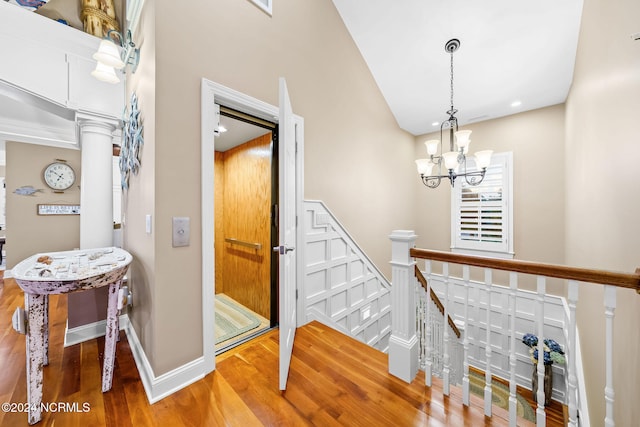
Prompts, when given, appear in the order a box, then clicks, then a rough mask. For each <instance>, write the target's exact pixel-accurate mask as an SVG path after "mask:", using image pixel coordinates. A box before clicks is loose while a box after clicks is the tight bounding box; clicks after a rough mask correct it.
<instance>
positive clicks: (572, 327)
mask: <svg viewBox="0 0 640 427" xmlns="http://www.w3.org/2000/svg"><path fill="white" fill-rule="evenodd" d="M567 301H568V306H569V345H568V348H567V349H566V350H567V351H566V352H565V353H567V356H569V359H568V360H567V370H568V384H569V427H578V407H577V405H578V377H577V375H576V372H577V370H576V369H577V367H576V333H577V329H576V306H577V304H578V283H577V282H575V281H573V280H570V281H569V289H568V293H567Z"/></svg>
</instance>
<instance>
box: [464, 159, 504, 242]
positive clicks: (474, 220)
mask: <svg viewBox="0 0 640 427" xmlns="http://www.w3.org/2000/svg"><path fill="white" fill-rule="evenodd" d="M506 154H510V153H500V154H494V156H493V157H492V159H491V165H489V167H488V168H487V172H486V174H485V177H484V180H483V181H482V182H481V183H480V184H479V185H476V186H472V185H469V184H468V183H467V182H466V180H465V179H464V177H459V178H458V179H457V180H456V183H455V187H454V191H453V192H452V196H453V197H454V200H453V203H452V208H453V209H452V214H453V215H454V218H452V219H453V220H454V221H452V225H453V230H452V242H453V248H454V249H470V250H478V251H490V252H509V248H510V246H509V242H510V236H509V231H510V227H509V223H510V212H509V210H510V201H509V198H510V192H509V185H510V171H509V169H510V167H509V166H510V165H509V163H510V161H509V160H510V155H506ZM467 163H468V169H469V170H473V169H475V164H474V162H473V160H472V159H468V162H467Z"/></svg>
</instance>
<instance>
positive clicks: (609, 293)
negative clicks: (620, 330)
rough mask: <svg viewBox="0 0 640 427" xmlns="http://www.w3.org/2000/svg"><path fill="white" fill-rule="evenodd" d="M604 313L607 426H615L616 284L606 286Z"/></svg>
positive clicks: (605, 421) (605, 420)
mask: <svg viewBox="0 0 640 427" xmlns="http://www.w3.org/2000/svg"><path fill="white" fill-rule="evenodd" d="M604 307H605V310H604V315H605V320H606V324H605V334H606V335H605V343H606V347H605V363H606V368H605V372H606V385H605V387H604V400H605V407H606V412H605V417H604V425H605V427H614V426H615V421H614V419H613V401H614V396H615V393H614V391H613V317H614V312H615V309H616V288H615V286H605V287H604Z"/></svg>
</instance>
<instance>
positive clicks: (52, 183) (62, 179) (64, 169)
mask: <svg viewBox="0 0 640 427" xmlns="http://www.w3.org/2000/svg"><path fill="white" fill-rule="evenodd" d="M75 181H76V173H75V172H74V171H73V168H72V167H71V166H69V165H68V164H66V163H58V162H56V163H51V164H50V165H49V166H47V168H46V169H45V170H44V182H45V183H46V184H47V185H48V186H49V187H51V188H52V189H54V190H66V189H67V188H69V187H71V186H72V185H73V183H74V182H75Z"/></svg>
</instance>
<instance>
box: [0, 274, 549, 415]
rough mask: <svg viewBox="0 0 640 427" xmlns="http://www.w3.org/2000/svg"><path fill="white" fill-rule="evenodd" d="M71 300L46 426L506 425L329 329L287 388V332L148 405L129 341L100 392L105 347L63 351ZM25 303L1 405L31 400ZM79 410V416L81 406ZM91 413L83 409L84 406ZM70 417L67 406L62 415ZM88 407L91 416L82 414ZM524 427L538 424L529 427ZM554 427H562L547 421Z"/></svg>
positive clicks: (2, 316)
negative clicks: (283, 371) (281, 368)
mask: <svg viewBox="0 0 640 427" xmlns="http://www.w3.org/2000/svg"><path fill="white" fill-rule="evenodd" d="M66 300H67V299H66V296H51V298H50V321H51V337H50V363H49V366H48V367H46V368H45V377H44V398H43V402H63V403H68V404H71V407H66V409H77V410H76V411H70V412H65V411H64V410H58V411H55V412H54V411H50V412H45V413H43V420H42V421H41V422H40V423H39V424H38V425H42V426H62V427H70V426H101V425H104V426H117V427H123V426H136V427H137V426H174V425H175V426H178V425H180V426H197V427H201V426H218V425H220V426H222V425H228V426H243V427H244V426H262V425H264V426H303V425H318V426H338V425H342V426H463V425H464V426H503V425H507V424H508V423H507V421H506V411H500V410H495V411H494V417H493V418H485V416H484V414H483V403H482V400H481V399H479V398H478V397H476V396H472V404H471V406H470V407H468V408H467V407H464V406H463V405H462V403H461V393H460V390H459V389H457V388H453V389H452V393H451V396H449V397H443V396H442V392H441V384H440V382H439V381H438V380H437V379H436V380H435V384H434V386H433V387H432V388H427V387H425V386H424V374H423V373H420V374H419V375H418V377H417V378H416V379H415V380H414V381H413V382H412V383H411V384H406V383H404V382H403V381H401V380H399V379H397V378H395V377H393V376H391V375H389V374H388V373H387V356H386V355H385V354H383V353H380V352H378V351H377V350H374V349H372V348H370V347H368V346H366V345H364V344H362V343H360V342H358V341H355V340H352V339H350V338H347V337H345V336H344V335H342V334H340V333H339V332H336V331H334V330H332V329H330V328H328V327H326V326H324V325H321V324H319V323H316V322H312V323H310V324H308V325H305V326H303V327H301V328H299V329H298V331H297V334H296V342H295V347H294V352H293V358H292V362H291V371H290V376H289V383H288V388H287V390H286V391H285V392H280V391H279V390H278V331H277V330H274V331H271V332H269V333H267V334H265V335H262V336H261V337H258V338H256V339H255V340H252V341H251V342H249V343H246V344H243V345H241V346H239V347H236V348H234V349H232V350H230V351H228V352H226V353H224V354H222V355H220V356H218V357H217V359H216V368H217V369H216V371H215V372H213V373H211V374H209V375H207V376H206V377H205V378H204V379H202V380H200V381H198V382H196V383H194V384H192V385H191V386H189V387H187V388H185V389H182V390H180V391H178V392H176V393H174V394H172V395H171V396H169V397H167V398H165V399H163V400H161V401H159V402H157V403H155V404H154V405H149V403H148V401H147V398H146V395H145V392H144V389H143V387H142V382H141V381H140V377H139V375H138V371H137V369H136V366H135V363H134V360H133V356H132V354H131V349H130V348H129V344H128V342H127V339H126V336H125V335H124V334H123V333H121V340H120V342H119V343H118V348H117V353H116V365H115V372H114V380H113V389H112V390H111V391H109V392H107V393H104V394H103V393H102V392H101V381H100V378H101V366H102V352H103V349H104V339H95V340H91V341H88V342H84V343H82V344H78V345H74V346H71V347H68V348H66V349H65V348H63V339H64V338H63V335H64V329H65V316H66ZM22 305H23V295H22V292H21V290H20V288H19V287H18V286H17V285H16V284H15V282H14V281H13V280H11V279H7V280H6V281H5V282H4V285H0V403H3V402H9V403H13V404H16V405H17V404H19V403H21V402H24V401H25V400H26V388H25V337H24V335H20V334H18V333H17V332H15V331H14V330H13V328H12V327H11V315H12V313H13V311H14V310H15V308H16V307H18V306H22ZM74 404H77V408H74V407H73V406H72V405H74ZM83 405H84V406H83ZM62 408H63V409H65V407H62ZM83 409H89V410H88V411H86V412H83ZM0 425H1V426H3V427H5V426H26V425H27V415H26V414H25V413H15V412H6V411H0ZM519 425H532V424H530V423H527V422H523V423H519ZM547 425H549V426H551V425H554V424H551V423H549V422H548V423H547Z"/></svg>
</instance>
